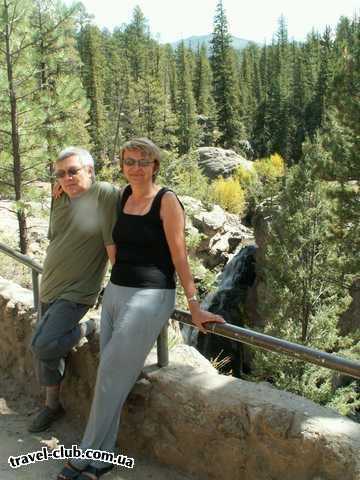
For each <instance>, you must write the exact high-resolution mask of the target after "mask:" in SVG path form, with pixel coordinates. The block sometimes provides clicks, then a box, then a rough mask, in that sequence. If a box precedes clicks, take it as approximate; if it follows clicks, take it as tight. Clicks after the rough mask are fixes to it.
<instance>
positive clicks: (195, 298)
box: [186, 293, 199, 302]
mask: <svg viewBox="0 0 360 480" xmlns="http://www.w3.org/2000/svg"><path fill="white" fill-rule="evenodd" d="M186 298H187V301H188V302H198V301H199V299H198V297H197V295H196V293H194V295H192V296H191V297H186Z"/></svg>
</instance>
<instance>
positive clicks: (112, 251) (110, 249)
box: [105, 245, 116, 265]
mask: <svg viewBox="0 0 360 480" xmlns="http://www.w3.org/2000/svg"><path fill="white" fill-rule="evenodd" d="M105 248H106V251H107V254H108V257H109V260H110V263H111V265H114V263H115V258H116V245H106V246H105Z"/></svg>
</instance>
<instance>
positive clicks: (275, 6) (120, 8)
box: [66, 0, 360, 43]
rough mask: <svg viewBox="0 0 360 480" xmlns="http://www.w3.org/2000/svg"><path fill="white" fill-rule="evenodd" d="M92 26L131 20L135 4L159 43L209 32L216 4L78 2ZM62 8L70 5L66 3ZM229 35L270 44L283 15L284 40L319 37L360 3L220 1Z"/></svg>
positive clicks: (193, 0) (207, 0) (201, 0)
mask: <svg viewBox="0 0 360 480" xmlns="http://www.w3.org/2000/svg"><path fill="white" fill-rule="evenodd" d="M81 1H82V3H83V4H84V6H85V8H86V10H87V12H88V13H91V14H93V15H94V16H95V18H94V23H95V24H96V25H98V26H99V27H100V28H103V27H107V28H108V29H109V30H110V31H112V30H113V28H114V27H115V26H121V24H123V23H129V22H130V21H131V17H132V13H133V10H134V8H135V6H136V5H139V7H140V8H141V10H142V12H143V14H144V15H145V17H146V19H147V20H148V23H149V27H150V31H151V33H152V36H153V37H154V38H156V39H157V40H158V41H160V42H161V43H165V42H173V41H176V40H180V39H181V38H187V37H190V36H193V35H207V34H209V33H211V32H212V30H213V20H214V15H215V10H216V4H217V0H137V1H136V0H81ZM66 3H68V4H69V3H71V0H67V1H66ZM223 5H224V8H225V13H226V17H227V19H228V23H229V30H230V33H231V34H232V35H234V36H236V37H240V38H244V39H246V40H252V41H254V42H259V43H263V42H265V41H266V42H267V43H269V42H271V40H272V37H273V35H274V33H275V32H276V31H277V27H278V19H279V17H280V15H282V14H283V15H284V16H285V19H286V21H287V26H288V33H289V39H290V40H292V39H295V40H299V41H302V40H305V39H306V35H307V34H308V33H310V32H311V30H312V29H313V28H314V29H315V30H316V31H318V32H323V30H324V28H325V26H326V25H330V26H335V25H336V24H337V22H338V20H339V18H340V17H341V16H342V15H344V16H348V17H352V16H353V14H354V12H356V13H357V14H359V12H360V0H223Z"/></svg>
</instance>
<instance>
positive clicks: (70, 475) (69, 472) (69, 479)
mask: <svg viewBox="0 0 360 480" xmlns="http://www.w3.org/2000/svg"><path fill="white" fill-rule="evenodd" d="M81 472H82V470H80V469H79V468H76V467H74V465H71V463H70V462H67V464H66V465H65V466H64V468H63V469H62V470H61V472H60V473H59V475H58V476H57V477H56V480H73V479H74V478H79V475H80V474H81Z"/></svg>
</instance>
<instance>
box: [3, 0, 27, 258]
mask: <svg viewBox="0 0 360 480" xmlns="http://www.w3.org/2000/svg"><path fill="white" fill-rule="evenodd" d="M4 13H5V57H6V67H7V78H8V91H9V99H10V114H11V144H12V157H13V175H14V186H15V200H16V202H17V205H16V209H17V218H18V223H19V246H20V251H21V253H27V250H28V235H27V226H26V216H25V211H24V208H23V207H22V206H21V204H20V202H21V199H22V192H21V177H22V170H21V157H20V137H19V128H18V123H17V98H16V91H15V86H14V79H13V63H12V55H11V50H10V36H11V28H10V27H11V26H10V24H9V4H8V2H7V0H4Z"/></svg>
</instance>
